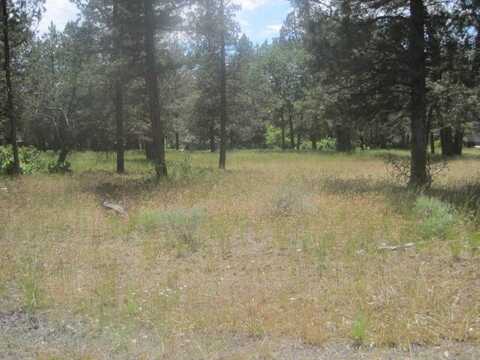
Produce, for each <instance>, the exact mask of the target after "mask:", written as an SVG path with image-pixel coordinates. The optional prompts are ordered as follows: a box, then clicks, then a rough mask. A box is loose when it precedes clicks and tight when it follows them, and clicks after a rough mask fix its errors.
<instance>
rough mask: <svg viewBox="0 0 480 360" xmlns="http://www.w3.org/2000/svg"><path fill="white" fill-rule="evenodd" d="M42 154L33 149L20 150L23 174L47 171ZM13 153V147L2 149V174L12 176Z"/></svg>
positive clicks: (0, 156) (0, 150) (0, 155)
mask: <svg viewBox="0 0 480 360" xmlns="http://www.w3.org/2000/svg"><path fill="white" fill-rule="evenodd" d="M40 155H41V153H40V151H38V150H37V149H35V148H33V147H21V148H19V149H18V156H19V159H20V171H21V173H22V174H33V173H35V172H38V171H41V170H43V169H45V162H44V161H43V160H42V159H41V157H40ZM12 172H13V151H12V147H11V146H4V147H0V174H7V175H8V174H12Z"/></svg>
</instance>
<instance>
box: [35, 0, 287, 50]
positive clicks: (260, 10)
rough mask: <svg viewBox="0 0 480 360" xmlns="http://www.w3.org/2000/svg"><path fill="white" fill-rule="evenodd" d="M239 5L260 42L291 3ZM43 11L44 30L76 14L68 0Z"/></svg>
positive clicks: (56, 0)
mask: <svg viewBox="0 0 480 360" xmlns="http://www.w3.org/2000/svg"><path fill="white" fill-rule="evenodd" d="M234 1H235V2H236V3H238V4H239V5H241V6H242V10H241V11H240V12H239V13H238V19H237V20H238V22H239V23H240V26H241V28H242V32H243V33H245V34H246V35H247V36H248V37H249V38H250V40H252V41H253V42H254V43H262V42H263V41H265V40H270V39H271V38H272V37H275V36H278V31H279V30H280V27H281V25H282V22H283V20H284V19H285V17H286V15H287V14H288V12H289V11H290V9H291V7H290V4H289V2H288V0H234ZM45 8H46V12H45V14H44V15H43V18H42V21H41V23H40V26H39V30H40V32H46V31H47V29H48V27H49V25H50V23H51V22H52V21H53V22H54V23H55V25H56V26H57V28H59V29H62V30H63V28H64V26H65V24H66V23H67V22H68V21H70V20H75V19H76V18H77V16H78V9H77V8H76V6H75V5H73V4H72V3H71V2H70V0H47V1H46V4H45Z"/></svg>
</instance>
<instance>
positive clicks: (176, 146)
mask: <svg viewBox="0 0 480 360" xmlns="http://www.w3.org/2000/svg"><path fill="white" fill-rule="evenodd" d="M175 150H177V151H178V150H180V134H179V133H178V131H176V132H175Z"/></svg>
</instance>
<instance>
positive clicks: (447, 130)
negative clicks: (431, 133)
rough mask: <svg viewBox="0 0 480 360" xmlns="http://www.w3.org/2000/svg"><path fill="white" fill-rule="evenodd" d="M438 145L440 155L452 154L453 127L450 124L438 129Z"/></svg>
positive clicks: (447, 155)
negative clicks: (439, 146) (440, 151)
mask: <svg viewBox="0 0 480 360" xmlns="http://www.w3.org/2000/svg"><path fill="white" fill-rule="evenodd" d="M440 145H441V148H442V156H443V157H449V156H453V154H454V143H453V129H452V127H451V126H445V127H443V128H442V129H440Z"/></svg>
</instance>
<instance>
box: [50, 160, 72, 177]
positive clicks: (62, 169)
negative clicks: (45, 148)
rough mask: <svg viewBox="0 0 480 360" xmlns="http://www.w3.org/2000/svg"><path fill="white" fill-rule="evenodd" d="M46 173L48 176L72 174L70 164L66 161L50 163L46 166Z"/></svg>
mask: <svg viewBox="0 0 480 360" xmlns="http://www.w3.org/2000/svg"><path fill="white" fill-rule="evenodd" d="M48 172H49V173H50V174H66V173H69V172H72V164H71V163H70V162H68V161H64V162H61V163H59V162H58V161H51V162H50V163H49V164H48Z"/></svg>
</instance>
